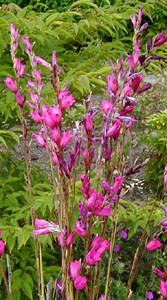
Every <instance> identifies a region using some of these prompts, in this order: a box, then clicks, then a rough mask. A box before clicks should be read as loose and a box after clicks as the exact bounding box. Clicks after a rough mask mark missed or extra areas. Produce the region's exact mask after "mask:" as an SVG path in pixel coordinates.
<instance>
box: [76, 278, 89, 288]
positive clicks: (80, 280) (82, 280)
mask: <svg viewBox="0 0 167 300" xmlns="http://www.w3.org/2000/svg"><path fill="white" fill-rule="evenodd" d="M86 283H87V279H86V277H85V276H77V277H76V278H75V280H74V287H75V288H76V290H83V289H84V288H85V286H86Z"/></svg>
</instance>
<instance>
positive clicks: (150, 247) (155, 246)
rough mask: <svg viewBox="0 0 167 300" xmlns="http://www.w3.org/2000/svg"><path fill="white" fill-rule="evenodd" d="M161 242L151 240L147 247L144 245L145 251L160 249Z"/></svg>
mask: <svg viewBox="0 0 167 300" xmlns="http://www.w3.org/2000/svg"><path fill="white" fill-rule="evenodd" d="M161 245H162V244H161V242H160V241H158V240H152V241H151V242H149V243H148V244H147V245H146V249H147V250H148V251H153V250H156V249H158V248H160V247H161Z"/></svg>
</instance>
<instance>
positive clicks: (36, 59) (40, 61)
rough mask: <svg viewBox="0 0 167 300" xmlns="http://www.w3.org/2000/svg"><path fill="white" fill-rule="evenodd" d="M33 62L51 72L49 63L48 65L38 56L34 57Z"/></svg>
mask: <svg viewBox="0 0 167 300" xmlns="http://www.w3.org/2000/svg"><path fill="white" fill-rule="evenodd" d="M34 62H35V63H37V64H40V65H41V66H43V67H45V68H47V69H49V70H50V71H52V66H51V64H50V63H48V62H47V61H46V60H44V59H43V58H41V57H40V56H35V57H34Z"/></svg>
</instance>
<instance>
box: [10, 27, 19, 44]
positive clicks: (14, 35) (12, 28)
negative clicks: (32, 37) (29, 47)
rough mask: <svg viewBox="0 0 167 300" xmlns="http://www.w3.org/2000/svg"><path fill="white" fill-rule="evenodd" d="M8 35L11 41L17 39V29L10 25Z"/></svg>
mask: <svg viewBox="0 0 167 300" xmlns="http://www.w3.org/2000/svg"><path fill="white" fill-rule="evenodd" d="M10 34H11V37H12V39H14V40H16V39H17V37H18V29H17V30H16V28H15V25H14V24H12V23H11V24H10Z"/></svg>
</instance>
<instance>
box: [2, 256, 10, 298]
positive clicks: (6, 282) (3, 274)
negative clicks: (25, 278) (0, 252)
mask: <svg viewBox="0 0 167 300" xmlns="http://www.w3.org/2000/svg"><path fill="white" fill-rule="evenodd" d="M0 273H1V275H2V278H3V281H4V283H5V286H6V291H7V294H8V299H9V300H12V299H13V298H12V293H11V292H10V291H9V286H8V280H7V277H6V274H5V272H4V269H3V266H2V260H1V259H0Z"/></svg>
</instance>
